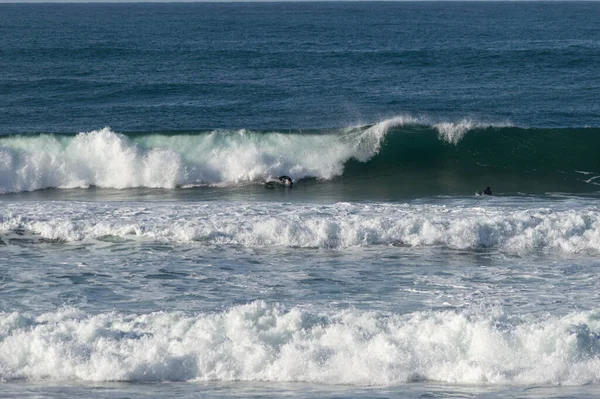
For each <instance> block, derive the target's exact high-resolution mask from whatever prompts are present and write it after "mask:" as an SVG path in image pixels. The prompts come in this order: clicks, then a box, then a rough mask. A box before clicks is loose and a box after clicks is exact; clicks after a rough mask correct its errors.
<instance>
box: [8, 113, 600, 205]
mask: <svg viewBox="0 0 600 399" xmlns="http://www.w3.org/2000/svg"><path fill="white" fill-rule="evenodd" d="M597 148H600V129H598V128H587V129H524V128H518V127H511V126H508V125H491V124H484V123H478V122H474V121H470V120H462V121H458V122H453V123H450V122H439V123H438V122H431V121H428V120H425V119H424V118H414V117H410V116H404V117H398V118H394V119H390V120H386V121H384V122H381V123H378V124H375V125H370V126H360V127H349V128H346V129H340V130H323V131H309V132H301V131H292V132H269V131H246V130H240V131H219V130H217V131H206V132H192V133H163V134H160V133H156V134H154V133H135V134H133V133H130V134H120V133H116V132H113V131H112V130H110V129H109V128H104V129H102V130H98V131H92V132H87V133H80V134H77V135H57V134H40V135H17V136H4V137H0V193H10V192H22V191H33V190H39V189H45V188H85V187H90V186H96V187H103V188H115V189H124V188H133V187H149V188H167V189H171V188H176V187H186V186H202V185H212V186H231V185H239V184H248V183H257V182H263V181H265V180H267V179H269V178H272V177H273V176H278V175H283V174H285V175H290V176H292V177H293V178H294V179H295V180H301V179H307V178H313V179H318V180H321V181H329V180H335V181H338V182H339V181H342V182H344V184H349V185H354V186H356V189H360V186H361V185H365V190H367V189H368V187H372V186H374V185H375V186H380V187H386V188H390V187H396V188H398V189H399V190H401V191H403V192H404V193H411V192H412V193H416V194H422V193H425V194H466V193H469V194H472V193H473V191H474V190H475V189H479V188H481V186H482V185H483V186H485V185H492V186H494V187H496V188H498V189H500V191H501V192H512V193H514V192H525V193H538V192H544V191H560V192H576V193H577V192H590V191H597V190H598V187H599V186H600V158H599V157H598V156H597V154H596V151H595V149H597Z"/></svg>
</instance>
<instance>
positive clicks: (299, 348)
mask: <svg viewBox="0 0 600 399" xmlns="http://www.w3.org/2000/svg"><path fill="white" fill-rule="evenodd" d="M599 320H600V317H599V315H598V314H597V313H595V312H581V313H572V314H569V315H566V316H562V317H559V316H550V317H544V318H543V319H542V318H535V317H521V318H517V317H508V316H507V315H505V314H504V313H503V312H502V311H500V310H495V311H491V312H487V313H484V314H481V313H479V314H478V313H470V312H462V313H457V312H451V311H447V312H417V313H413V314H408V315H398V314H388V313H380V312H360V311H356V310H350V311H337V312H329V313H320V312H316V311H314V310H310V309H304V308H300V307H294V308H292V309H289V310H288V309H285V308H284V307H282V306H279V305H269V304H267V303H265V302H262V301H258V302H254V303H251V304H248V305H243V306H236V307H233V308H231V309H229V310H226V311H223V312H221V313H214V314H199V315H195V316H191V315H186V314H184V313H178V312H156V313H151V314H145V315H135V314H131V315H126V314H121V313H116V312H110V313H101V314H97V315H88V314H85V313H84V312H82V311H79V310H77V309H62V310H58V311H56V312H51V313H46V314H42V315H40V316H37V317H34V316H28V315H27V314H22V313H19V312H14V313H0V340H1V343H2V345H0V380H2V381H11V380H17V379H26V380H41V379H51V380H84V381H188V380H195V381H240V380H241V381H277V382H297V381H301V382H315V383H322V384H348V385H392V384H398V383H405V382H411V381H437V382H446V383H461V384H472V383H474V384H478V383H492V384H556V385H565V384H566V385H581V384H587V383H598V382H600V379H599V376H598V368H599V367H600V360H599V355H600V345H599V344H598V336H599V335H600V322H599Z"/></svg>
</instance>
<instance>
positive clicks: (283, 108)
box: [0, 2, 600, 134]
mask: <svg viewBox="0 0 600 399" xmlns="http://www.w3.org/2000/svg"><path fill="white" fill-rule="evenodd" d="M599 21H600V3H594V2H564V3H554V2H553V3H547V2H532V3H496V2H494V3H477V2H475V3H463V2H452V3H445V2H440V3H421V2H419V3H370V2H366V3H263V4H261V3H254V4H243V3H238V4H35V5H29V4H19V5H16V4H2V5H0V70H1V71H2V73H0V134H11V133H30V132H80V131H91V130H94V129H98V128H102V127H104V126H110V127H111V128H112V129H113V130H115V131H117V132H125V131H156V130H160V131H172V130H202V129H214V128H220V129H241V128H244V129H263V130H264V129H266V130H269V129H306V128H310V129H320V128H341V127H345V126H348V125H353V124H357V123H358V124H360V123H375V122H378V121H380V120H383V119H386V118H390V117H394V116H397V115H399V114H402V113H409V114H411V115H414V116H423V115H425V116H427V117H430V118H434V119H442V120H456V119H461V118H474V119H477V120H480V121H485V122H503V123H504V122H509V123H512V124H515V125H519V126H526V127H552V128H554V127H598V126H600V68H599V66H600V29H598V23H599Z"/></svg>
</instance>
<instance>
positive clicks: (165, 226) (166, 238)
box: [0, 202, 600, 254]
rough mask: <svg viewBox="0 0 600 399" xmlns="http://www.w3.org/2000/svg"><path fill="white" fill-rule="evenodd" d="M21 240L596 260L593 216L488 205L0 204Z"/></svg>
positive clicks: (6, 237)
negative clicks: (395, 249) (419, 250)
mask: <svg viewBox="0 0 600 399" xmlns="http://www.w3.org/2000/svg"><path fill="white" fill-rule="evenodd" d="M281 215H285V217H282V216H281ZM23 236H25V237H26V238H27V237H28V238H27V239H28V240H31V239H33V240H34V241H35V240H43V241H46V242H48V241H50V242H89V241H98V240H100V241H102V240H107V239H114V238H118V239H124V240H141V241H149V242H168V243H173V244H179V245H190V244H196V245H197V244H200V245H224V246H243V247H248V248H263V247H291V248H328V249H334V250H339V249H345V248H352V247H372V246H412V247H433V246H438V247H439V246H441V247H446V248H453V249H478V248H490V249H496V250H501V251H506V252H511V253H519V252H531V251H557V252H563V253H592V254H594V253H598V252H600V210H599V209H598V207H597V206H589V205H588V206H577V208H576V209H569V208H568V207H567V208H562V209H559V208H554V209H552V208H546V207H542V208H536V207H533V208H528V209H518V208H517V209H514V208H505V207H503V206H494V205H493V204H486V205H485V207H479V206H477V205H474V206H456V205H454V206H450V207H447V206H445V205H416V204H368V205H361V204H348V203H340V204H335V205H321V206H315V205H299V204H293V205H292V204H273V203H252V205H248V204H243V203H242V204H237V203H229V204H227V206H223V204H222V203H218V202H210V203H202V204H193V203H192V204H190V203H187V204H177V206H173V204H171V203H167V204H161V203H138V204H133V205H132V204H120V203H116V204H115V203H112V204H110V203H76V202H44V203H35V202H23V203H6V204H4V206H3V207H2V210H1V211H0V243H2V242H4V243H7V244H10V243H12V242H14V243H20V242H22V240H23Z"/></svg>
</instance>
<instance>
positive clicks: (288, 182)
mask: <svg viewBox="0 0 600 399" xmlns="http://www.w3.org/2000/svg"><path fill="white" fill-rule="evenodd" d="M278 179H279V182H280V183H281V184H283V185H284V186H293V185H294V181H293V180H292V178H291V177H289V176H286V175H283V176H279V177H278Z"/></svg>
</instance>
